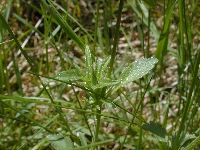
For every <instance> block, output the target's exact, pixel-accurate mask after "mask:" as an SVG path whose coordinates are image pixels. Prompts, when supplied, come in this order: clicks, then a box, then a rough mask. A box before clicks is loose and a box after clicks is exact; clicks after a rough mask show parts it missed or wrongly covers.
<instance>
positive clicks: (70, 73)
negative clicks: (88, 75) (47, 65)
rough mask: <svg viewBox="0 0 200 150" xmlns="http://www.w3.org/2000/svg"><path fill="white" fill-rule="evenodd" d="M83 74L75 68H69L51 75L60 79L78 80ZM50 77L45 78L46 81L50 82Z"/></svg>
mask: <svg viewBox="0 0 200 150" xmlns="http://www.w3.org/2000/svg"><path fill="white" fill-rule="evenodd" d="M84 76H85V75H84V74H80V72H79V71H78V70H76V69H71V70H67V71H62V72H59V73H58V74H56V75H55V76H53V78H55V79H58V80H61V81H65V82H66V81H69V80H79V79H83V78H84ZM51 81H52V79H47V82H51Z"/></svg>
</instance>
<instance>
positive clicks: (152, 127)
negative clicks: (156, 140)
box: [142, 121, 167, 139]
mask: <svg viewBox="0 0 200 150" xmlns="http://www.w3.org/2000/svg"><path fill="white" fill-rule="evenodd" d="M142 129H144V130H146V131H150V132H151V133H153V134H155V135H157V136H159V137H161V138H163V139H165V138H166V137H167V132H166V130H165V129H164V128H163V127H162V126H161V125H159V124H156V123H154V122H152V121H151V122H150V123H145V124H143V125H142Z"/></svg>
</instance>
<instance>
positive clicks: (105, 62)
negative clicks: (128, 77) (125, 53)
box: [97, 56, 111, 80]
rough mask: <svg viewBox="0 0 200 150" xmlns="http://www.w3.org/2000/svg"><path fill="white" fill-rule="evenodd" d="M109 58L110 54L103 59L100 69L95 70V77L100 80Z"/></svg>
mask: <svg viewBox="0 0 200 150" xmlns="http://www.w3.org/2000/svg"><path fill="white" fill-rule="evenodd" d="M110 58H111V57H110V56H109V57H107V58H106V59H105V61H104V62H103V63H102V64H101V66H100V69H99V70H98V72H97V79H99V80H100V79H101V78H102V75H103V73H104V72H106V69H107V68H108V64H109V62H110Z"/></svg>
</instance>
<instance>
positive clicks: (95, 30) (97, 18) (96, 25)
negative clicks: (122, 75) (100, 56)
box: [93, 0, 100, 56]
mask: <svg viewBox="0 0 200 150" xmlns="http://www.w3.org/2000/svg"><path fill="white" fill-rule="evenodd" d="M99 7H100V0H97V14H96V15H95V16H96V18H95V29H94V48H93V56H95V53H96V43H97V37H98V35H97V32H98V27H99Z"/></svg>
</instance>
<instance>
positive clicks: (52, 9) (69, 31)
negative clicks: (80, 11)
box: [42, 0, 85, 50]
mask: <svg viewBox="0 0 200 150" xmlns="http://www.w3.org/2000/svg"><path fill="white" fill-rule="evenodd" d="M42 3H43V4H44V6H45V7H46V9H47V10H48V11H49V12H50V13H51V15H52V17H53V18H54V19H55V20H56V21H57V24H58V25H60V26H61V27H62V29H63V30H64V31H65V32H66V33H67V35H68V36H69V37H70V38H71V39H72V40H73V41H75V42H76V43H77V45H78V46H79V47H80V48H81V49H82V50H84V48H85V44H84V43H83V42H82V40H81V39H80V37H79V36H78V35H77V34H76V33H75V32H74V31H73V30H72V28H71V27H70V26H69V25H68V23H67V22H66V21H65V18H64V17H62V16H61V15H60V14H59V12H58V11H57V10H56V8H55V7H54V4H53V2H52V0H48V4H47V2H46V0H42Z"/></svg>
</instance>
